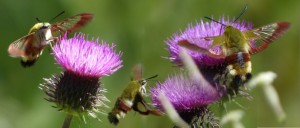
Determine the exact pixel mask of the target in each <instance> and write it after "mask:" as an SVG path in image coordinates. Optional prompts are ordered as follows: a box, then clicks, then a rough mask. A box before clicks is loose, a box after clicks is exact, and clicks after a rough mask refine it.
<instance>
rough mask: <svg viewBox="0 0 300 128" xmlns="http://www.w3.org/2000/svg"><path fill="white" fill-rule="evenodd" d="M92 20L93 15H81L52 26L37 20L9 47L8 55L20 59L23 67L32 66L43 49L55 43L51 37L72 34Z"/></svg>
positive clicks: (55, 38) (54, 39) (55, 39)
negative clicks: (26, 32)
mask: <svg viewBox="0 0 300 128" xmlns="http://www.w3.org/2000/svg"><path fill="white" fill-rule="evenodd" d="M62 13H63V12H62ZM62 13H60V14H62ZM60 14H59V15H60ZM59 15H58V16H59ZM56 17H57V16H56ZM56 17H55V18H56ZM92 19H93V14H91V13H81V14H78V15H75V16H72V17H70V18H67V19H65V20H62V21H59V22H56V23H54V24H50V23H48V22H40V21H39V20H38V21H39V22H38V23H36V24H35V25H33V27H32V28H31V29H30V31H29V33H28V34H27V35H25V36H23V37H21V38H20V39H18V40H16V41H14V42H12V43H11V44H10V45H9V47H8V54H9V56H11V57H18V58H21V65H22V66H23V67H29V66H32V65H33V64H34V63H35V62H36V60H37V59H38V58H39V56H40V55H41V54H42V52H43V50H44V48H45V47H46V46H47V45H49V44H50V43H51V42H55V41H57V39H58V38H57V37H53V35H61V34H63V33H65V32H67V33H72V32H74V31H76V30H77V29H79V28H81V27H83V26H84V25H86V24H87V23H88V22H89V21H91V20H92ZM52 34H53V35H52Z"/></svg>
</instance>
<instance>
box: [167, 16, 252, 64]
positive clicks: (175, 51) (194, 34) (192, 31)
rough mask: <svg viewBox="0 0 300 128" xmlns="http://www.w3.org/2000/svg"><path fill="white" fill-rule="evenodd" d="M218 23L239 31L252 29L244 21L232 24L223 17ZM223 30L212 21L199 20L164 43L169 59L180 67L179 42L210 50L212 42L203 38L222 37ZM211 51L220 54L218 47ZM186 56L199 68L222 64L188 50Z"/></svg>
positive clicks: (220, 61) (217, 60) (249, 24)
mask: <svg viewBox="0 0 300 128" xmlns="http://www.w3.org/2000/svg"><path fill="white" fill-rule="evenodd" d="M219 22H220V23H222V24H225V25H227V24H228V25H231V26H233V27H235V28H237V29H239V30H240V31H245V30H250V29H251V28H252V24H251V23H248V22H245V21H236V22H234V19H233V20H229V18H228V19H225V18H224V17H222V18H221V19H220V20H219ZM224 29H225V26H223V25H221V24H219V23H216V22H213V21H210V22H203V21H202V20H201V21H200V23H196V25H195V26H192V25H189V26H188V28H187V29H186V30H185V31H184V32H181V33H180V34H174V35H173V37H171V38H170V39H169V40H167V41H166V44H167V47H168V50H169V53H170V57H169V59H170V60H171V61H172V62H173V63H175V64H176V65H178V66H181V65H182V61H181V59H180V57H179V51H180V46H179V45H178V42H179V41H182V40H187V41H188V42H190V43H192V44H195V45H197V46H199V47H201V48H204V49H210V46H211V44H212V40H205V39H204V38H205V37H212V36H219V35H222V34H223V32H224ZM211 50H212V51H213V52H214V53H216V54H220V53H221V52H222V49H221V47H220V46H217V47H213V48H212V49H211ZM188 54H189V55H191V56H192V58H193V59H194V61H195V63H196V64H197V65H199V66H215V65H220V64H222V63H224V59H220V58H218V59H217V58H212V57H209V56H207V55H206V54H204V53H201V52H195V51H192V50H188Z"/></svg>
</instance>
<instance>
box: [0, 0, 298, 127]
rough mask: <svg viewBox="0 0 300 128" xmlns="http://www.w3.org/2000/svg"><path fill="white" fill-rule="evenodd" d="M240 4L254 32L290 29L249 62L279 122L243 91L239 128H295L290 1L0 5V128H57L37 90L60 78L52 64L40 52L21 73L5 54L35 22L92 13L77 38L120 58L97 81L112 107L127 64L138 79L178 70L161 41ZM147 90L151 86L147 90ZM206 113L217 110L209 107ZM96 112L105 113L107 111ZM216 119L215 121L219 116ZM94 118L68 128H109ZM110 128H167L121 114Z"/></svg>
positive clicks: (233, 11) (12, 0)
mask: <svg viewBox="0 0 300 128" xmlns="http://www.w3.org/2000/svg"><path fill="white" fill-rule="evenodd" d="M245 4H248V5H249V8H248V10H247V12H246V13H245V14H244V15H243V16H242V17H241V19H245V20H247V21H250V22H252V23H253V24H254V26H255V27H259V26H262V25H266V24H269V23H272V22H276V21H281V20H284V21H289V22H291V23H292V26H291V28H290V30H289V31H288V32H287V33H286V34H285V35H284V36H283V37H282V38H280V39H278V40H276V41H275V42H274V43H273V44H271V46H270V47H269V48H268V49H267V50H265V51H264V52H262V53H259V54H255V55H253V56H252V61H253V74H254V75H255V74H257V73H258V72H261V71H268V70H272V71H274V72H276V73H277V74H278V78H277V79H276V80H275V83H274V86H276V89H277V91H278V92H279V95H280V98H281V102H282V104H283V107H284V110H285V111H286V113H287V120H286V121H285V122H283V123H278V122H276V117H275V116H274V113H272V111H271V110H270V107H269V106H268V104H267V103H266V101H265V99H264V95H263V93H262V91H261V90H259V89H255V90H252V91H251V94H252V95H253V96H254V100H253V101H248V100H245V99H238V100H239V102H240V104H242V105H243V106H244V107H245V108H246V109H245V111H246V113H245V117H244V118H243V119H242V121H243V123H244V124H245V126H246V127H257V126H261V127H263V126H287V127H295V126H298V127H299V126H300V122H299V118H300V102H299V99H298V98H299V97H300V86H299V82H300V81H299V62H300V61H299V60H300V59H299V55H300V54H299V51H300V50H299V40H300V37H299V36H300V35H299V33H300V25H299V23H300V16H299V11H300V10H299V9H300V1H298V0H288V1H274V0H251V1H250V0H147V1H136V0H126V1H125V0H52V1H41V0H26V1H25V0H24V1H21V0H0V16H2V18H1V24H0V28H1V29H0V40H1V45H0V51H1V52H0V58H1V64H0V65H1V66H0V71H1V73H0V128H41V127H43V128H57V127H61V125H62V122H63V118H64V116H65V114H64V113H61V112H58V111H57V110H56V109H54V108H52V107H51V105H53V104H51V103H48V102H47V101H45V100H44V99H43V98H45V97H46V95H45V94H44V93H43V92H42V91H41V90H40V89H39V88H38V86H39V84H40V83H42V82H43V78H48V77H50V76H51V75H52V74H59V72H60V71H61V68H60V67H59V65H57V64H54V63H55V62H54V60H53V56H52V55H51V54H49V50H48V49H45V51H44V54H43V55H42V56H41V57H40V59H39V60H38V62H37V63H36V64H35V66H33V67H31V68H23V67H21V65H20V63H19V61H20V60H19V59H15V58H10V57H9V56H8V54H7V48H8V45H9V44H10V43H11V42H13V41H14V40H16V39H18V38H20V37H22V36H24V35H25V34H27V32H28V31H29V29H30V27H32V26H33V25H34V24H35V23H36V19H35V18H36V17H38V18H39V19H41V20H42V21H47V20H50V19H51V18H53V17H54V16H55V15H57V14H58V13H59V12H61V11H63V10H64V11H66V13H65V14H64V15H62V16H60V17H58V18H57V19H56V20H57V21H59V20H62V19H64V18H67V17H69V16H72V15H75V14H78V13H81V12H90V13H94V14H95V19H94V20H93V21H92V22H91V23H90V24H88V25H87V26H86V27H85V28H83V29H81V30H80V31H81V32H84V33H87V34H89V37H100V38H101V39H103V40H105V41H106V42H108V43H111V42H113V43H115V44H116V45H117V49H118V50H120V51H123V57H122V59H123V65H124V67H123V68H121V69H120V70H119V71H117V72H116V73H115V74H113V75H111V76H109V77H104V78H103V79H102V80H101V82H102V83H103V86H104V87H105V88H106V89H107V90H108V92H107V93H106V96H107V97H108V98H109V99H110V100H111V102H110V103H107V105H108V106H110V107H112V106H113V104H114V102H115V100H116V98H117V97H118V96H119V95H120V93H121V92H122V90H123V89H124V88H125V86H126V85H127V83H128V81H129V80H130V70H131V68H132V66H133V65H134V64H136V63H142V64H143V65H144V67H145V72H144V76H145V77H148V76H152V75H155V74H158V75H159V78H157V80H158V81H164V79H165V78H166V77H167V76H168V75H169V74H172V73H174V72H176V71H178V68H176V67H175V66H174V65H173V64H171V63H170V62H169V61H168V60H166V59H164V58H162V57H166V56H168V52H167V50H166V47H165V44H164V41H166V40H167V39H168V38H170V37H171V36H172V35H173V34H174V33H179V32H180V30H182V31H183V30H185V28H186V27H187V26H188V24H195V23H196V22H197V21H200V19H202V18H203V17H204V16H214V17H220V16H222V15H224V16H230V17H236V16H237V15H238V14H239V13H240V11H241V10H242V9H243V8H244V6H245ZM205 21H207V20H205ZM149 85H150V86H155V83H154V82H151V83H150V84H149ZM148 100H149V99H148ZM149 101H150V100H149ZM227 105H228V108H227V109H228V110H233V109H236V108H239V106H238V105H236V104H235V103H228V104H227ZM213 108H215V109H216V110H218V107H216V106H213ZM103 109H104V110H106V111H107V112H108V111H110V110H111V108H103ZM217 115H219V116H220V113H217ZM98 116H99V117H100V119H101V120H102V122H98V121H97V120H95V119H92V118H89V119H88V120H87V122H88V123H87V124H84V123H83V122H81V121H79V120H78V119H77V118H75V120H74V121H73V122H72V127H74V128H82V127H89V128H90V127H95V128H96V127H103V128H109V127H114V126H113V125H111V124H109V123H108V120H107V117H106V115H104V114H99V115H98ZM117 127H118V128H124V127H125V128H129V127H143V128H166V127H169V128H170V127H172V123H171V122H170V121H169V119H168V118H167V117H166V116H164V117H155V116H141V115H139V114H137V113H134V112H129V113H128V114H127V116H126V118H125V119H122V120H120V124H119V125H118V126H117Z"/></svg>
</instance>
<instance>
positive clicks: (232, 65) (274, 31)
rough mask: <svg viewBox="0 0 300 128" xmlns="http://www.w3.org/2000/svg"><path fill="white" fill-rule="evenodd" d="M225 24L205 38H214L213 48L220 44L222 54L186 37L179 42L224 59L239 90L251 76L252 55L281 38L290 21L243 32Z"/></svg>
mask: <svg viewBox="0 0 300 128" xmlns="http://www.w3.org/2000/svg"><path fill="white" fill-rule="evenodd" d="M211 20H212V19H211ZM215 22H217V21H215ZM224 26H225V31H224V33H223V34H222V35H219V36H212V37H204V38H203V39H204V40H208V41H211V40H212V43H211V46H210V48H213V47H215V46H221V49H222V52H221V54H216V53H215V52H213V51H212V50H211V49H210V48H209V49H205V48H201V47H198V46H197V45H195V44H192V43H190V42H189V41H187V40H181V41H179V42H178V44H179V45H180V46H182V47H185V48H188V49H190V50H193V51H197V52H201V53H205V54H207V55H208V56H210V57H213V58H224V59H225V63H226V65H227V67H226V71H225V73H224V74H225V78H226V79H228V78H229V79H231V81H232V82H234V83H233V86H235V87H233V88H234V89H235V91H237V90H236V89H237V88H238V87H239V86H240V85H243V84H244V83H245V82H246V81H247V80H249V79H250V78H251V70H252V68H251V60H250V56H251V55H252V54H254V53H258V52H261V51H263V50H264V49H266V48H267V47H268V46H269V44H270V43H271V42H273V41H274V40H276V39H278V38H279V37H281V36H282V35H283V34H284V33H285V32H286V30H288V28H289V27H290V23H289V22H285V21H281V22H276V23H272V24H269V25H265V26H262V27H259V28H255V29H252V30H246V31H240V30H238V29H237V28H234V27H233V26H231V25H224ZM252 40H255V41H256V44H255V45H251V44H250V43H251V41H252ZM228 76H229V77H228ZM231 84H232V83H231Z"/></svg>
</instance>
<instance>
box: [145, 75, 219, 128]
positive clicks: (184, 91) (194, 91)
mask: <svg viewBox="0 0 300 128" xmlns="http://www.w3.org/2000/svg"><path fill="white" fill-rule="evenodd" d="M200 81H201V82H199V81H197V82H196V81H195V79H191V78H190V77H189V78H188V77H187V76H186V75H182V74H181V75H174V76H171V77H169V78H167V80H166V81H165V82H164V83H157V87H154V88H152V89H151V98H152V101H153V104H154V106H156V107H157V108H159V109H161V110H162V108H163V107H162V104H161V103H160V101H159V100H158V96H159V94H160V93H161V92H162V93H164V94H165V96H166V97H167V98H168V99H169V101H170V102H171V103H172V105H173V106H174V108H175V109H176V110H177V112H178V114H179V115H180V116H181V117H182V118H183V120H185V121H186V122H187V123H189V124H192V123H193V120H194V119H195V118H199V117H200V116H203V115H202V114H205V112H206V111H207V110H208V109H207V106H208V105H210V104H212V103H214V102H216V101H218V100H219V99H220V98H221V94H219V92H218V90H216V89H215V88H214V87H213V86H212V85H211V84H209V83H208V82H207V81H206V80H204V79H203V80H200ZM162 111H163V110H162Z"/></svg>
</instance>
